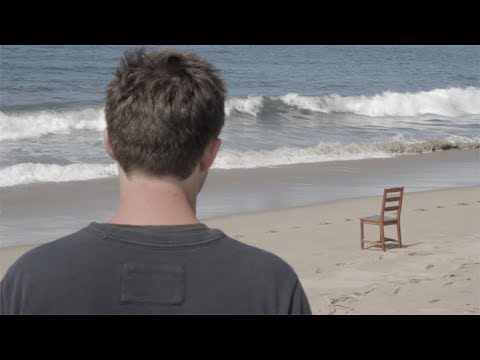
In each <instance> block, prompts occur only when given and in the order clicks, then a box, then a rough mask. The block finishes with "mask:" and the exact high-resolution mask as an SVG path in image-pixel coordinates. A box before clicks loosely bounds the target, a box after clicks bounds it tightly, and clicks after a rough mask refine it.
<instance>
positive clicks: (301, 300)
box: [288, 278, 312, 315]
mask: <svg viewBox="0 0 480 360" xmlns="http://www.w3.org/2000/svg"><path fill="white" fill-rule="evenodd" d="M288 314H289V315H312V310H311V309H310V304H309V302H308V299H307V295H306V294H305V291H304V290H303V287H302V284H301V283H300V280H299V279H298V278H297V281H296V283H295V287H294V290H293V294H292V299H291V301H290V309H289V311H288Z"/></svg>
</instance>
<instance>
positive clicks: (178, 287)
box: [120, 263, 185, 305]
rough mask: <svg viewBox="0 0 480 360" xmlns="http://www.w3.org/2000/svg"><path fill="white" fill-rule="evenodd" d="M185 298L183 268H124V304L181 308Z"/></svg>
mask: <svg viewBox="0 0 480 360" xmlns="http://www.w3.org/2000/svg"><path fill="white" fill-rule="evenodd" d="M184 298H185V267H184V266H183V265H173V264H137V263H125V264H123V271H122V294H121V300H120V301H121V302H122V303H124V304H125V303H130V304H139V303H140V304H157V305H180V304H182V303H183V301H184Z"/></svg>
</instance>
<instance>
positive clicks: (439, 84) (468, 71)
mask: <svg viewBox="0 0 480 360" xmlns="http://www.w3.org/2000/svg"><path fill="white" fill-rule="evenodd" d="M145 47H147V48H151V47H162V46H151V45H149V46H145ZM169 47H170V48H172V47H174V48H180V49H186V50H191V51H194V52H196V53H198V54H200V55H201V56H202V57H204V58H206V59H207V60H209V61H211V62H212V63H213V64H215V65H216V66H217V67H218V68H219V69H220V70H221V74H222V77H223V78H224V80H225V82H226V84H227V87H228V91H229V94H228V99H227V102H226V104H225V109H226V114H227V119H226V126H225V128H224V130H223V132H222V135H221V138H222V139H223V145H222V149H221V151H220V153H219V156H218V158H217V160H216V161H215V163H214V168H217V169H225V170H228V169H242V168H261V167H272V166H284V165H289V164H301V163H318V162H329V161H335V160H355V159H367V158H388V157H394V156H399V155H402V154H412V155H415V154H420V153H428V152H431V151H436V150H442V149H447V148H448V147H452V146H453V147H459V148H475V147H478V146H479V145H480V131H479V130H480V46H211V45H209V46H169ZM128 48H131V46H1V47H0V187H6V186H13V185H19V184H28V183H34V182H58V181H74V180H88V179H96V178H103V177H110V176H114V175H115V174H116V167H115V165H114V164H113V162H112V161H111V160H110V158H109V157H108V156H107V155H106V153H105V151H104V148H103V143H102V141H103V140H102V139H103V136H102V131H103V129H104V128H105V120H104V110H103V101H104V91H105V88H106V86H107V84H108V83H109V81H110V80H111V79H112V77H113V72H114V71H115V68H116V66H117V64H118V60H119V59H120V57H121V55H122V53H123V52H124V50H126V49H128Z"/></svg>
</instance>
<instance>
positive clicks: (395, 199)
mask: <svg viewBox="0 0 480 360" xmlns="http://www.w3.org/2000/svg"><path fill="white" fill-rule="evenodd" d="M385 201H386V202H392V201H400V196H398V197H390V198H388V197H387V198H385Z"/></svg>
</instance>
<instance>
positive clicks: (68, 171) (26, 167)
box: [0, 163, 118, 187]
mask: <svg viewBox="0 0 480 360" xmlns="http://www.w3.org/2000/svg"><path fill="white" fill-rule="evenodd" d="M117 174H118V171H117V166H116V165H115V164H108V165H103V164H70V165H65V166H61V165H56V164H32V163H22V164H16V165H13V166H10V167H7V168H4V169H0V187H4V186H13V185H21V184H29V183H35V182H65V181H79V180H91V179H100V178H106V177H110V176H115V175H117Z"/></svg>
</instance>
